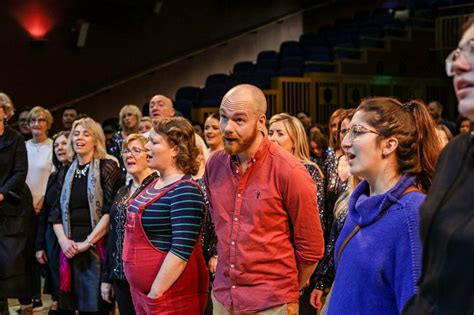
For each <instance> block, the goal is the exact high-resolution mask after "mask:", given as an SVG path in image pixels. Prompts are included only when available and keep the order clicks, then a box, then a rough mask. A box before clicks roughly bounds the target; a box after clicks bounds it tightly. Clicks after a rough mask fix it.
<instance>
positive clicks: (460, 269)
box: [404, 15, 474, 315]
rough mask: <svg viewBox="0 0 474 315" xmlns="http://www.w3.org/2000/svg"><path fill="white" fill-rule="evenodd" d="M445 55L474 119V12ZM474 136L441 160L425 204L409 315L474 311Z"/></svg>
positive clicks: (463, 110) (457, 142)
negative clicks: (455, 45)
mask: <svg viewBox="0 0 474 315" xmlns="http://www.w3.org/2000/svg"><path fill="white" fill-rule="evenodd" d="M463 30H464V33H463V35H462V37H461V40H460V41H459V48H457V49H456V50H454V51H453V53H452V54H450V55H449V56H448V58H447V59H446V70H447V72H448V75H449V76H453V83H454V91H455V93H456V97H457V99H458V102H459V104H458V110H459V112H460V114H461V115H463V116H465V117H467V118H469V120H470V121H471V122H473V121H474V88H473V86H474V15H471V16H470V18H469V19H468V20H467V22H466V23H465V24H464V26H463ZM473 187H474V137H473V133H472V131H471V132H468V133H465V134H462V135H459V136H457V137H456V138H454V139H453V140H452V141H450V142H449V143H448V145H447V146H446V147H445V148H444V150H443V152H442V153H441V155H440V157H439V160H438V162H437V164H436V169H435V176H434V177H433V183H432V185H431V189H430V191H429V192H428V195H427V196H426V199H425V202H424V203H423V204H422V205H421V208H420V213H421V227H420V229H421V240H422V241H423V273H422V275H421V279H420V281H419V283H418V287H419V289H418V292H417V295H416V296H415V297H414V298H413V299H412V300H411V301H410V302H409V303H408V305H407V307H406V309H405V312H404V314H413V315H416V314H473V313H474V280H473V279H474V268H473V266H474V211H473V209H474V194H473Z"/></svg>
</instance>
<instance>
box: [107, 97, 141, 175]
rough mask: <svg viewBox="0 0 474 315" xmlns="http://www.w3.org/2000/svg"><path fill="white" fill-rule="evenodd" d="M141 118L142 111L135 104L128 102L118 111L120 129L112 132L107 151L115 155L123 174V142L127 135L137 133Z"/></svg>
mask: <svg viewBox="0 0 474 315" xmlns="http://www.w3.org/2000/svg"><path fill="white" fill-rule="evenodd" d="M141 118H142V112H141V111H140V109H139V108H138V107H137V106H136V105H132V104H128V105H125V106H123V107H122V109H120V113H119V125H120V130H118V131H117V132H115V133H114V134H113V136H112V139H111V140H110V145H109V147H108V148H107V153H109V154H111V155H113V156H115V157H116V158H117V160H118V161H119V164H120V169H121V170H122V173H123V175H125V174H126V172H127V170H126V169H125V165H124V163H123V160H122V154H121V152H122V147H123V142H124V141H125V139H126V138H127V136H128V135H130V134H132V133H138V126H139V124H140V119H141Z"/></svg>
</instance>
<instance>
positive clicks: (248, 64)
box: [232, 61, 255, 74]
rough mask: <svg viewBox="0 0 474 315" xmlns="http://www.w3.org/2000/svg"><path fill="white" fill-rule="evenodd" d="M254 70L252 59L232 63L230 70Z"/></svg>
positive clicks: (250, 71)
mask: <svg viewBox="0 0 474 315" xmlns="http://www.w3.org/2000/svg"><path fill="white" fill-rule="evenodd" d="M254 70H255V65H254V63H253V62H252V61H241V62H237V63H236V64H235V65H234V69H233V70H232V72H233V73H234V74H236V73H253V71H254Z"/></svg>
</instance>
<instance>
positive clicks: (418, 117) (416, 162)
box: [356, 97, 441, 192]
mask: <svg viewBox="0 0 474 315" xmlns="http://www.w3.org/2000/svg"><path fill="white" fill-rule="evenodd" d="M359 110H362V111H364V112H366V113H367V114H368V116H367V117H368V119H367V122H368V123H369V124H370V125H371V126H373V127H374V128H375V130H377V132H379V133H380V134H381V135H382V137H384V138H387V137H395V138H397V140H398V147H397V150H396V155H397V164H398V167H399V171H400V172H401V173H410V174H413V175H415V176H416V184H417V187H418V189H420V190H421V191H423V192H426V191H427V190H428V188H429V187H430V184H431V178H432V177H433V173H434V167H435V164H436V159H437V158H438V155H439V152H440V150H441V145H440V142H439V139H438V137H437V134H436V130H435V123H434V121H433V119H432V118H431V116H430V114H429V113H428V110H427V109H426V106H425V105H424V104H423V103H422V102H420V101H410V102H408V103H405V104H402V103H400V102H399V101H398V100H396V99H394V98H388V97H374V98H368V99H364V100H362V102H361V104H360V105H359V107H358V108H357V110H356V111H359Z"/></svg>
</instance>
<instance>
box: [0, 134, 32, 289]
mask: <svg viewBox="0 0 474 315" xmlns="http://www.w3.org/2000/svg"><path fill="white" fill-rule="evenodd" d="M27 172H28V158H27V155H26V147H25V140H24V139H23V136H22V135H20V134H19V133H18V132H17V131H15V130H13V129H10V128H8V127H6V128H5V130H4V133H3V135H2V137H1V138H0V193H1V194H3V195H4V197H5V199H4V200H3V201H2V202H0V245H1V246H0V279H2V278H3V279H7V278H10V277H13V276H16V275H21V274H24V273H25V272H26V269H25V264H26V261H27V260H26V256H25V255H27V254H29V253H25V240H26V238H27V235H28V231H29V229H30V223H31V222H30V219H31V218H32V216H33V200H32V197H31V193H30V190H29V188H28V186H27V185H26V183H25V180H26V174H27ZM1 284H2V285H5V283H3V282H2V283H1ZM2 289H7V288H6V287H5V288H0V296H6V295H2V294H3V291H2ZM24 289H25V290H28V288H26V287H25V288H24ZM25 292H26V291H25ZM14 294H16V293H13V292H8V296H10V295H14Z"/></svg>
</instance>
